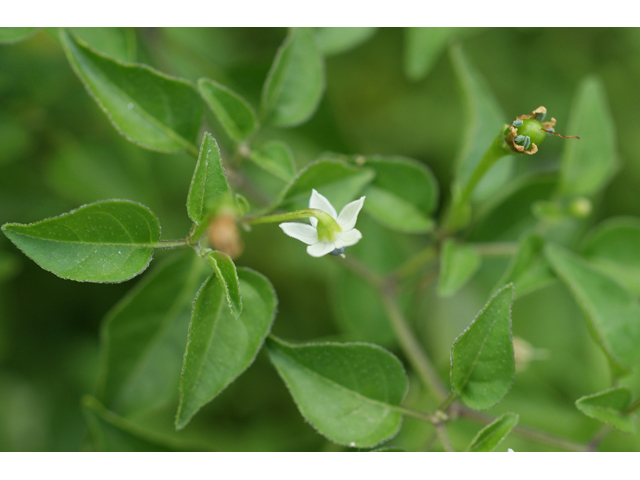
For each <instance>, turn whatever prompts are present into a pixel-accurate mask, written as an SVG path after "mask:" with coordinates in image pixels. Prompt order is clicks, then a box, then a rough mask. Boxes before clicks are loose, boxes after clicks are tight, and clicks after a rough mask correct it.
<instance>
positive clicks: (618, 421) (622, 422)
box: [576, 387, 637, 434]
mask: <svg viewBox="0 0 640 480" xmlns="http://www.w3.org/2000/svg"><path fill="white" fill-rule="evenodd" d="M631 400H632V395H631V390H629V389H628V388H627V387H616V388H610V389H609V390H605V391H604V392H598V393H594V394H593V395H585V396H584V397H582V398H579V399H578V400H576V407H578V410H580V411H581V412H582V413H584V414H585V415H586V416H588V417H591V418H595V419H596V420H600V421H601V422H604V423H606V424H608V425H611V426H613V427H615V428H617V429H618V430H620V431H621V432H624V433H629V434H634V433H636V422H637V418H636V416H635V414H633V413H626V412H625V410H627V409H628V408H629V406H630V405H631Z"/></svg>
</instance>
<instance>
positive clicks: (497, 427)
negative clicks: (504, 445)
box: [467, 413, 520, 452]
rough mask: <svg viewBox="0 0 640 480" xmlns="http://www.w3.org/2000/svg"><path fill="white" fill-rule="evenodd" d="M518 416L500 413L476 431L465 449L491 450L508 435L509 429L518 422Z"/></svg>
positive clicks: (472, 450)
mask: <svg viewBox="0 0 640 480" xmlns="http://www.w3.org/2000/svg"><path fill="white" fill-rule="evenodd" d="M519 418H520V417H519V416H518V415H517V414H515V413H505V414H504V415H500V416H499V417H498V418H496V419H495V420H494V421H493V422H491V423H490V424H489V425H487V426H486V427H484V428H483V429H482V430H480V431H479V432H478V434H477V435H476V436H475V437H474V438H473V440H471V444H470V445H469V448H468V449H467V450H468V451H469V452H493V451H494V450H495V449H496V447H497V446H498V445H500V443H501V442H502V440H504V439H505V437H506V436H507V435H509V432H510V431H511V429H512V428H513V427H515V426H516V425H517V424H518V419H519Z"/></svg>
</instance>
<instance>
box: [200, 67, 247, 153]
mask: <svg viewBox="0 0 640 480" xmlns="http://www.w3.org/2000/svg"><path fill="white" fill-rule="evenodd" d="M198 89H199V90H200V94H201V95H202V98H204V100H205V101H206V102H207V105H209V108H211V110H212V111H213V113H215V115H216V117H218V120H219V121H220V123H221V124H222V126H223V127H224V129H225V130H226V131H227V133H228V134H229V136H230V137H231V138H233V139H234V140H235V141H236V142H242V141H243V140H246V139H247V137H249V135H251V134H252V133H253V132H255V131H256V129H257V128H258V117H257V116H256V114H255V112H254V111H253V108H251V105H249V103H248V102H247V101H246V100H245V99H244V98H242V97H241V96H240V95H238V94H237V93H235V92H234V91H232V90H231V89H229V88H227V87H225V86H224V85H220V84H219V83H218V82H215V81H213V80H210V79H208V78H201V79H200V80H198Z"/></svg>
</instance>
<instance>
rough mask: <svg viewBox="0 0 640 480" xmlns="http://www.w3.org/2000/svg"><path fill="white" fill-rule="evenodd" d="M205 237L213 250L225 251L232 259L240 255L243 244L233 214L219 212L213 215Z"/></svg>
mask: <svg viewBox="0 0 640 480" xmlns="http://www.w3.org/2000/svg"><path fill="white" fill-rule="evenodd" d="M207 237H208V239H209V244H210V245H211V248H213V249H214V250H218V251H220V252H222V253H226V254H227V255H229V256H230V257H231V258H232V259H234V260H235V259H236V258H238V257H239V256H240V255H242V252H243V250H244V245H243V243H242V238H241V237H240V231H239V230H238V225H237V223H236V218H235V216H233V215H231V214H229V213H221V214H220V215H217V216H215V217H213V218H212V219H211V223H210V224H209V230H208V231H207Z"/></svg>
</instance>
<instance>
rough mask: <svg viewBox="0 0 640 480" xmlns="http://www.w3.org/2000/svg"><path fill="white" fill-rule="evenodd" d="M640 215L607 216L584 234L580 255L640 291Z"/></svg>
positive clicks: (635, 290) (632, 289) (625, 284)
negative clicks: (585, 237) (586, 236)
mask: <svg viewBox="0 0 640 480" xmlns="http://www.w3.org/2000/svg"><path fill="white" fill-rule="evenodd" d="M638 245H640V219H638V218H634V217H617V218H611V219H608V220H607V221H605V222H603V223H602V224H600V225H599V226H598V227H596V229H595V230H594V231H593V232H592V233H591V234H590V235H589V236H588V238H587V240H586V241H585V244H584V247H583V248H582V254H583V256H584V257H585V258H586V259H587V260H589V262H591V264H592V265H593V266H594V267H596V268H597V269H598V270H600V271H602V272H604V273H606V274H607V275H609V276H610V277H612V278H614V279H616V280H617V281H618V282H620V283H621V284H622V285H624V286H625V287H627V288H628V289H629V290H630V291H631V292H632V293H635V294H636V295H640V250H639V249H638Z"/></svg>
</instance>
